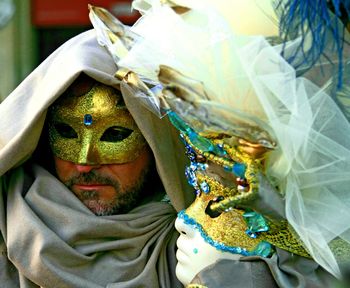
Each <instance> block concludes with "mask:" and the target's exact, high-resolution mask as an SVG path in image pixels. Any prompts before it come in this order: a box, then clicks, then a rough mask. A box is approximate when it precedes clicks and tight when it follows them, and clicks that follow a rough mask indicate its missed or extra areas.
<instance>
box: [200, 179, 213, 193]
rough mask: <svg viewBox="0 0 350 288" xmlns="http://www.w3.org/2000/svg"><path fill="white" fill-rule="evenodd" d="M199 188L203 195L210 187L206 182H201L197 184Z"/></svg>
mask: <svg viewBox="0 0 350 288" xmlns="http://www.w3.org/2000/svg"><path fill="white" fill-rule="evenodd" d="M199 186H200V187H201V190H202V191H203V192H204V193H205V194H208V193H209V192H210V187H209V185H208V183H207V182H205V181H203V182H201V183H200V184H199Z"/></svg>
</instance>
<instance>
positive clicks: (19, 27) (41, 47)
mask: <svg viewBox="0 0 350 288" xmlns="http://www.w3.org/2000/svg"><path fill="white" fill-rule="evenodd" d="M131 2H132V1H131V0H130V1H129V0H59V1H48V0H0V102H1V101H2V100H3V99H4V98H5V97H6V96H7V95H8V94H9V93H10V92H11V91H12V90H13V89H14V88H15V87H16V86H17V85H18V84H19V83H20V82H21V81H22V80H23V79H24V78H25V77H26V76H27V75H28V74H29V73H30V72H31V71H32V70H33V69H34V68H35V67H36V66H38V65H39V64H40V63H41V62H42V61H43V60H44V59H45V58H46V57H47V56H48V55H50V54H51V53H52V52H53V51H54V50H55V49H56V48H57V47H58V46H60V45H61V44H62V43H64V42H65V41H67V40H68V39H69V38H71V37H73V36H75V35H77V34H79V33H80V32H83V31H85V30H88V29H91V28H92V25H91V24H90V21H89V17H88V4H92V5H95V6H101V7H105V8H107V9H108V10H109V11H110V12H112V13H113V14H114V15H115V16H117V17H118V18H119V20H121V21H122V22H123V23H125V24H129V25H131V24H133V23H134V22H135V21H136V20H137V19H138V17H139V14H138V12H136V11H131Z"/></svg>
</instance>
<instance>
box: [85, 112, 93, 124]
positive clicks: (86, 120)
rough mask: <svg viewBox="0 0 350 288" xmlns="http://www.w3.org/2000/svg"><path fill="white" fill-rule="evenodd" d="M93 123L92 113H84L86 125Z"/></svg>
mask: <svg viewBox="0 0 350 288" xmlns="http://www.w3.org/2000/svg"><path fill="white" fill-rule="evenodd" d="M91 124H92V116H91V114H85V115H84V125H85V126H90V125H91Z"/></svg>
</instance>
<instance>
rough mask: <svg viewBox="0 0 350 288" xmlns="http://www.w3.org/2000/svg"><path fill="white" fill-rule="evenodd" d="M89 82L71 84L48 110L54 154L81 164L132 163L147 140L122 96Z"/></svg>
mask: <svg viewBox="0 0 350 288" xmlns="http://www.w3.org/2000/svg"><path fill="white" fill-rule="evenodd" d="M91 81H92V80H91V79H90V83H86V82H85V83H80V85H79V84H75V85H74V84H73V85H72V86H71V87H70V88H69V89H68V90H67V91H66V92H65V93H64V94H63V95H62V97H61V98H60V99H59V100H58V101H57V102H56V103H55V104H54V105H53V106H52V107H51V108H50V109H49V142H50V146H51V149H52V151H53V153H54V155H55V156H57V157H59V158H61V159H63V160H67V161H71V162H73V163H76V164H83V165H96V164H121V163H127V162H131V161H133V160H135V159H136V158H137V157H138V156H139V155H140V153H141V152H142V150H143V149H144V148H145V146H146V141H145V139H144V138H143V136H142V134H141V131H140V130H139V129H138V127H137V125H136V123H135V121H134V119H133V118H132V116H131V115H130V113H129V111H128V110H127V108H126V107H125V105H124V102H123V99H122V96H121V95H120V93H118V91H117V90H115V89H114V88H112V87H109V86H106V85H103V84H101V83H98V82H95V83H91ZM87 85H88V86H89V87H88V88H87ZM79 87H80V88H81V89H80V90H79V89H78V88H79ZM76 91H78V93H77V92H76ZM81 91H83V92H81ZM79 93H80V94H79ZM77 94H78V95H77Z"/></svg>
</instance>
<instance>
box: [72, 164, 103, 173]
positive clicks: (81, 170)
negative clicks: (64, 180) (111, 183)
mask: <svg viewBox="0 0 350 288" xmlns="http://www.w3.org/2000/svg"><path fill="white" fill-rule="evenodd" d="M99 167H100V165H79V164H75V169H76V170H77V171H78V172H79V173H89V172H90V171H91V170H93V169H98V168H99Z"/></svg>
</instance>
